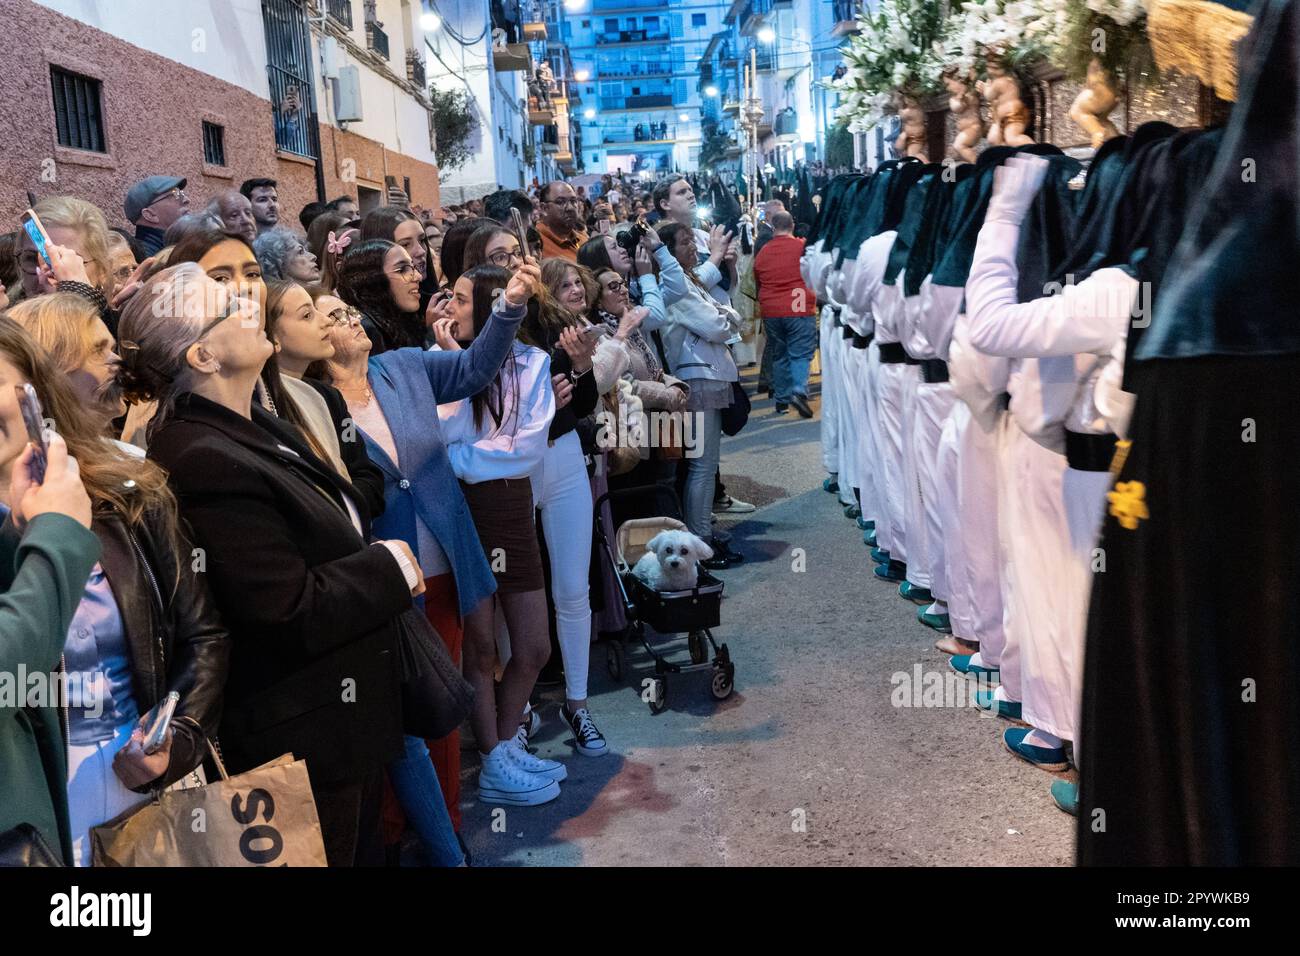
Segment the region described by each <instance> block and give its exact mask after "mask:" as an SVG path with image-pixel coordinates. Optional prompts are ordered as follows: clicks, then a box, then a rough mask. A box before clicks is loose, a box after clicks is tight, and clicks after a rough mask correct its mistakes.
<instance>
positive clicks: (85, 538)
mask: <svg viewBox="0 0 1300 956" xmlns="http://www.w3.org/2000/svg"><path fill="white" fill-rule="evenodd" d="M99 554H100V546H99V539H98V538H97V537H96V536H95V535H94V534H92V533H91V532H90V531H89V530H87V529H86V528H84V527H82V526H81V525H80V524H79V523H78V522H76V521H75V520H73V519H72V518H69V517H67V516H65V515H60V514H43V515H38V516H37V517H36V518H34V519H33V520H32V521H31V523H30V524H29V525H28V526H27V530H26V533H25V534H23V535H22V537H21V538H20V537H19V536H18V535H17V534H16V533H14V530H13V524H12V522H9V521H6V522H5V526H4V533H0V833H3V832H5V831H6V830H10V829H13V828H14V827H16V826H17V825H18V824H20V823H29V824H31V825H32V826H34V827H36V828H37V829H38V830H39V831H40V832H41V834H42V835H43V836H44V837H45V840H46V842H47V843H49V845H50V846H51V847H58V848H59V849H60V850H61V851H62V854H63V858H64V860H65V861H68V860H71V859H72V838H71V833H70V829H69V826H68V780H67V753H66V749H65V741H64V734H63V728H62V726H61V724H60V717H59V708H58V707H57V706H38V707H25V706H20V705H22V704H24V703H26V699H27V698H26V693H25V687H21V686H17V682H18V677H19V673H20V668H21V670H22V671H24V672H25V673H27V674H33V673H37V672H40V673H44V674H47V675H48V674H50V673H52V672H55V671H57V670H58V667H59V659H60V656H61V655H62V653H63V644H64V641H65V640H66V639H67V636H68V627H69V626H70V625H71V624H72V616H73V614H75V613H76V610H77V605H78V604H79V603H80V602H81V597H82V594H83V592H84V591H85V588H86V580H87V578H89V576H90V571H91V568H93V567H94V566H95V562H96V561H98V560H99ZM49 690H50V688H48V687H47V688H46V691H47V692H48V691H49Z"/></svg>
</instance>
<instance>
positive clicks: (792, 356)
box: [754, 212, 817, 418]
mask: <svg viewBox="0 0 1300 956" xmlns="http://www.w3.org/2000/svg"><path fill="white" fill-rule="evenodd" d="M768 222H769V223H770V224H771V226H772V238H771V239H769V240H768V241H767V242H766V243H764V245H763V248H762V249H760V250H759V253H758V255H757V256H755V257H754V282H755V284H757V286H758V305H759V308H760V309H761V310H762V312H763V330H764V332H766V333H767V348H769V349H771V350H772V388H773V390H774V391H775V393H776V395H775V397H776V410H777V413H778V414H780V413H784V412H785V411H786V410H787V409H789V407H790V406H791V405H793V406H794V407H795V411H797V412H798V413H799V414H800V415H802V416H803V417H804V418H812V414H813V412H812V408H811V407H810V406H809V405H808V366H809V364H810V363H811V362H812V357H813V351H814V350H815V349H816V348H817V322H816V320H815V319H814V318H813V317H814V316H815V315H816V314H817V296H816V294H815V293H814V292H813V291H812V289H810V288H808V286H806V285H804V281H803V279H802V278H801V277H800V275H799V260H800V258H802V256H803V240H802V239H797V238H795V235H794V217H793V216H791V215H790V214H789V213H788V212H776V213H773V214H772V215H771V216H770V217H769V219H768Z"/></svg>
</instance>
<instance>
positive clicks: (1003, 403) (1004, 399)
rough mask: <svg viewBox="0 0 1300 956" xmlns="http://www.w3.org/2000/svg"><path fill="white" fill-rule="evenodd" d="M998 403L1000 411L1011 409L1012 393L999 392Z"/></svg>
mask: <svg viewBox="0 0 1300 956" xmlns="http://www.w3.org/2000/svg"><path fill="white" fill-rule="evenodd" d="M997 403H998V411H1000V412H1009V411H1011V393H1010V392H999V393H998V397H997Z"/></svg>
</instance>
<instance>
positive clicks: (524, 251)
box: [510, 206, 533, 256]
mask: <svg viewBox="0 0 1300 956" xmlns="http://www.w3.org/2000/svg"><path fill="white" fill-rule="evenodd" d="M510 218H511V219H512V220H514V224H515V238H516V239H518V240H519V255H521V256H531V255H532V254H533V252H532V250H531V249H529V248H528V227H527V226H526V225H524V217H523V216H522V215H521V214H520V212H519V210H518V209H515V208H514V207H513V206H512V207H511V208H510Z"/></svg>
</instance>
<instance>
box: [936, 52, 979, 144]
mask: <svg viewBox="0 0 1300 956" xmlns="http://www.w3.org/2000/svg"><path fill="white" fill-rule="evenodd" d="M943 83H944V85H945V86H946V87H948V92H949V93H950V94H951V96H950V98H949V100H948V111H949V112H951V113H952V115H953V119H955V120H956V122H957V135H956V136H954V137H953V140H952V145H951V146H950V147H948V152H949V155H951V156H952V158H953V159H955V160H958V161H960V162H965V163H973V162H975V157H976V152H975V147H976V146H978V145H979V141H980V140H981V139H983V138H984V120H983V119H982V118H981V117H980V97H979V94H978V93H977V92H975V90H973V89H971V84H970V79H969V77H968V76H966V75H963V74H962V73H961V72H960V71H958V70H957V69H956V68H951V67H950V68H949V69H947V70H945V71H944V74H943Z"/></svg>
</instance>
